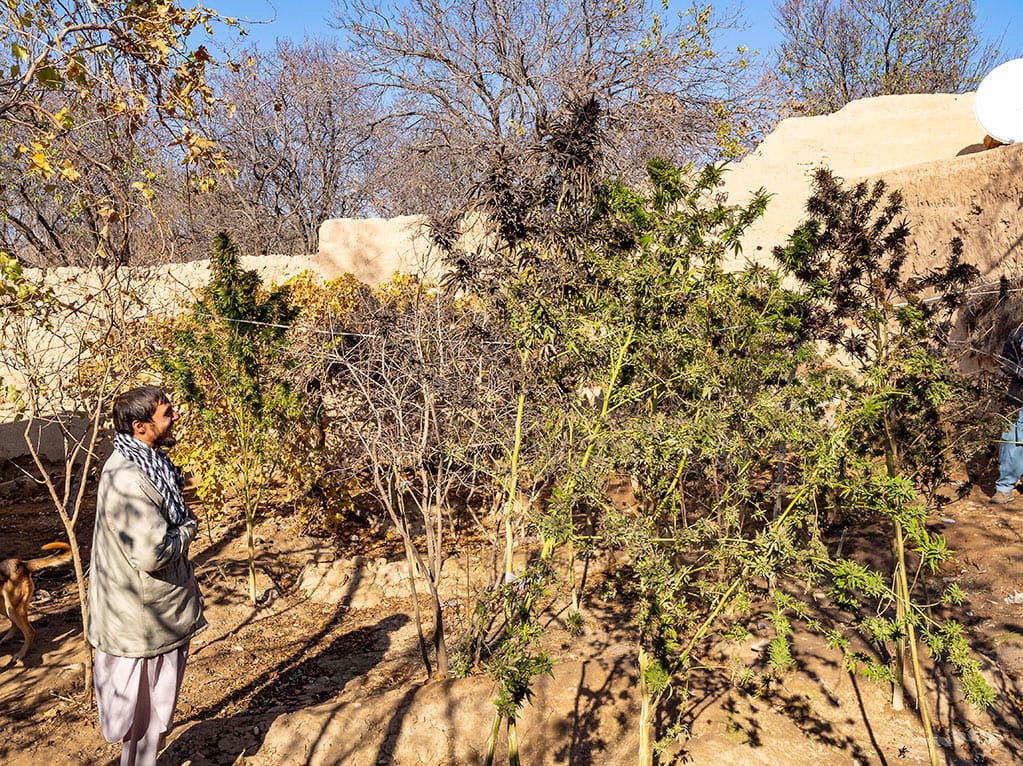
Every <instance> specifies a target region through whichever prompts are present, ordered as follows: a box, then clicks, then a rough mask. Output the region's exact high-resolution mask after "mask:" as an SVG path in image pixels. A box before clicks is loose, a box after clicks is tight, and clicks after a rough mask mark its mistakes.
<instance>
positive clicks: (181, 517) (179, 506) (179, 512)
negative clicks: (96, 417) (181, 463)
mask: <svg viewBox="0 0 1023 766" xmlns="http://www.w3.org/2000/svg"><path fill="white" fill-rule="evenodd" d="M114 449H116V450H117V451H118V452H120V453H121V454H122V455H124V456H125V457H126V458H128V460H130V461H131V462H133V463H134V464H135V465H137V466H138V467H139V468H140V469H142V473H144V474H145V475H146V477H147V478H148V479H149V480H150V481H151V482H153V486H155V487H156V488H157V490H159V492H160V494H161V495H163V497H164V499H165V500H166V501H167V511H168V520H169V521H170V523H171V524H173V525H174V526H176V527H177V526H180V525H181V524H184V523H185V521H186V520H187V519H188V517H189V513H188V506H187V505H185V498H184V496H183V495H182V493H181V491H182V489H184V486H185V480H184V478H183V477H182V476H181V471H179V470H178V469H177V467H176V466H175V465H174V463H172V462H171V461H170V458H169V457H167V456H166V455H165V454H164V453H163V451H162V450H159V449H153V448H152V447H150V446H149V445H147V444H145V443H144V442H141V441H139V440H138V439H136V438H135V437H134V436H129V435H128V434H122V433H120V432H118V433H115V434H114Z"/></svg>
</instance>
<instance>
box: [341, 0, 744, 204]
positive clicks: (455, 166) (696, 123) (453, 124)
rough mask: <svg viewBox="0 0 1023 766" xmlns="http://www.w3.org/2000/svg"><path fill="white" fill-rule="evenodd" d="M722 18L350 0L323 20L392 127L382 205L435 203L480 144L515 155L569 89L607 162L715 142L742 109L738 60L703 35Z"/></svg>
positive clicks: (626, 9)
mask: <svg viewBox="0 0 1023 766" xmlns="http://www.w3.org/2000/svg"><path fill="white" fill-rule="evenodd" d="M728 21H729V20H728V19H724V20H722V19H719V18H718V17H716V16H714V15H713V13H712V10H711V9H710V7H709V6H708V7H701V8H698V7H696V6H695V5H694V6H692V7H690V8H688V9H687V10H685V11H684V12H683V13H680V14H678V15H677V16H674V17H672V16H671V14H670V13H669V12H667V11H664V10H663V8H662V6H661V5H660V4H659V3H651V2H646V1H645V0H637V1H636V2H628V3H619V4H605V3H593V2H582V3H578V2H567V1H566V0H545V1H543V2H535V1H533V0H530V1H528V2H527V0H509V1H507V2H495V1H494V0H471V1H470V2H465V3H445V2H441V1H440V0H413V2H409V3H401V4H398V3H388V2H383V1H382V0H348V1H347V2H344V3H342V4H341V5H340V6H339V8H338V9H337V11H336V20H335V24H336V26H337V28H338V29H339V30H342V32H343V34H345V35H346V38H347V43H348V44H349V47H350V49H351V50H352V52H353V56H354V58H355V60H356V61H357V62H358V64H359V66H360V68H361V69H362V70H363V71H364V72H365V73H366V76H367V77H368V78H369V81H370V83H371V84H373V85H374V86H376V87H377V88H379V89H380V90H381V92H383V93H385V94H386V99H387V103H388V104H389V106H390V109H389V112H390V114H391V116H392V117H393V118H394V119H395V120H397V121H398V123H399V125H400V126H401V131H402V136H403V140H402V149H403V151H401V152H395V154H394V156H395V157H396V158H397V161H396V163H395V165H394V166H393V167H391V168H390V169H389V170H390V172H389V176H388V178H389V180H390V184H389V185H388V186H389V197H388V200H387V201H388V203H389V207H390V210H391V212H422V211H423V210H430V211H432V212H444V207H445V204H449V205H450V206H451V207H452V208H454V207H456V206H457V203H456V202H454V201H453V200H454V199H457V198H458V196H459V195H458V192H457V190H463V191H464V189H465V188H466V187H467V186H468V185H471V184H472V183H473V182H475V181H478V180H479V179H481V178H482V177H484V176H485V175H486V173H487V169H488V164H489V161H490V156H491V154H492V153H494V152H502V153H505V154H517V153H521V152H522V151H524V149H525V147H527V146H529V145H530V144H531V143H535V139H536V136H537V134H538V131H541V130H542V125H543V124H544V123H545V122H546V121H547V120H548V119H549V118H550V116H551V114H552V112H554V111H555V110H556V109H557V108H558V107H559V106H560V105H561V104H563V103H565V102H567V101H575V100H579V99H580V98H587V97H593V98H595V99H596V101H597V102H598V103H599V104H601V106H602V108H603V109H604V110H605V114H606V119H607V120H608V123H609V131H608V139H609V145H608V146H607V150H606V152H605V155H604V156H605V159H606V162H607V163H608V166H609V167H610V168H611V169H612V170H614V171H615V172H616V173H619V174H625V175H629V174H633V175H634V174H635V173H636V172H637V169H641V168H642V167H643V165H644V164H645V162H644V160H645V159H647V158H649V157H650V156H652V155H655V154H657V155H663V156H668V157H671V158H674V159H677V158H680V157H681V156H683V155H686V156H693V155H694V154H706V153H711V154H713V153H715V152H716V151H718V150H719V147H718V146H717V145H716V142H717V139H718V137H719V135H720V134H719V130H720V129H721V128H722V125H724V124H732V123H734V122H735V121H736V120H737V119H738V118H739V117H740V116H741V115H747V114H752V112H753V111H754V107H753V106H752V105H751V104H752V99H751V97H750V96H749V94H750V93H751V92H752V88H748V87H745V86H746V85H748V83H746V82H745V80H746V75H745V74H744V72H745V69H744V66H745V63H746V62H745V60H744V59H743V57H742V56H741V55H740V54H739V53H736V55H735V56H734V57H729V56H723V55H721V54H719V53H717V52H716V51H715V48H714V45H713V43H714V34H715V32H717V31H718V30H720V29H721V28H722V27H723V26H725V25H726V23H727V22H728ZM438 176H440V179H438ZM386 180H387V179H385V182H386ZM438 180H439V181H440V183H439V185H438ZM445 189H454V190H456V191H455V193H454V194H453V195H451V197H450V198H448V197H445V195H444V194H443V191H444V190H445Z"/></svg>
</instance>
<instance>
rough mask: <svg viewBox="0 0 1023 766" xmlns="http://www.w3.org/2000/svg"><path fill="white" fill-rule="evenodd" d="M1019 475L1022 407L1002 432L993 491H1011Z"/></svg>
mask: <svg viewBox="0 0 1023 766" xmlns="http://www.w3.org/2000/svg"><path fill="white" fill-rule="evenodd" d="M1020 476H1023V407H1020V410H1019V414H1018V415H1017V417H1016V422H1015V423H1013V424H1012V426H1011V427H1010V428H1009V430H1008V431H1006V432H1005V433H1003V434H1002V442H1001V446H1000V447H999V448H998V481H996V482H995V491H996V492H1012V491H1013V490H1014V489H1015V488H1016V482H1018V481H1019V478H1020Z"/></svg>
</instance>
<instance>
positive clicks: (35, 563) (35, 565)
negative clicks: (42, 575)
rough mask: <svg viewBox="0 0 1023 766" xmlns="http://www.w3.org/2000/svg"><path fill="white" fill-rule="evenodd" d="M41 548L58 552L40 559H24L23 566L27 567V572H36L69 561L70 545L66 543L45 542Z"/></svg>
mask: <svg viewBox="0 0 1023 766" xmlns="http://www.w3.org/2000/svg"><path fill="white" fill-rule="evenodd" d="M43 550H44V551H47V550H51V551H60V553H57V554H55V555H52V556H47V557H46V558H42V559H31V560H29V561H26V562H25V566H27V567H28V571H29V572H38V571H39V570H40V569H49V568H50V567H59V566H63V565H64V564H67V563H68V562H69V561H71V546H70V545H68V544H67V543H47V544H46V545H44V546H43Z"/></svg>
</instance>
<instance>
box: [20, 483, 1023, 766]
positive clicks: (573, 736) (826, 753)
mask: <svg viewBox="0 0 1023 766" xmlns="http://www.w3.org/2000/svg"><path fill="white" fill-rule="evenodd" d="M1021 512H1023V497H1021V498H1020V499H1019V500H1018V501H1017V502H1016V503H1015V504H1014V506H1009V507H1005V506H993V505H990V504H988V503H987V502H986V494H985V492H984V491H983V489H982V488H981V487H973V488H972V491H971V492H970V493H969V494H968V495H967V496H966V497H964V498H963V499H962V500H959V501H956V502H954V503H953V504H951V505H949V506H947V507H946V508H945V509H944V510H943V512H942V516H941V518H940V519H935V521H934V523H935V525H936V526H940V528H942V529H943V531H944V532H945V534H946V535H947V536H948V538H949V542H950V544H951V546H952V547H953V548H954V549H955V550H956V551H957V554H956V558H955V562H954V566H953V567H950V568H948V570H947V572H946V574H947V575H948V576H958V577H959V578H960V579H961V582H962V584H963V587H964V589H965V590H966V591H967V593H968V596H969V601H968V603H967V605H966V607H965V612H964V616H965V620H966V621H967V624H968V628H967V630H968V633H969V635H970V637H971V640H972V642H973V645H974V646H976V647H977V648H978V651H979V652H980V654H981V658H982V660H983V663H984V667H985V674H986V675H987V677H988V679H989V681H990V682H991V683H992V684H993V686H994V687H995V689H996V690H997V693H998V699H997V702H996V704H995V706H994V708H992V710H990V711H989V712H987V713H981V712H979V711H975V710H972V709H970V708H969V707H968V706H966V705H965V704H964V703H963V702H962V700H961V696H960V695H959V693H958V691H957V690H956V687H955V684H954V683H951V682H950V681H949V680H948V679H946V678H945V677H943V676H941V675H940V674H932V675H931V676H930V680H929V684H930V686H931V688H930V689H929V691H930V693H931V695H932V697H931V698H932V700H936V702H935V706H936V717H937V721H938V727H939V732H940V735H941V739H940V742H941V743H942V750H941V754H942V757H943V759H944V760H945V762H946V763H949V764H967V763H985V764H1013V763H1023V736H1021V732H1023V685H1021V680H1020V679H1021V671H1023V627H1021V624H1023V620H1021V616H1023V604H1011V603H1007V602H1006V598H1009V600H1010V601H1011V600H1013V599H1012V598H1011V597H1012V596H1013V595H1014V594H1017V593H1020V592H1023V533H1021V530H1023V527H1021V522H1020V513H1021ZM90 525H91V519H89V518H86V519H84V520H83V525H82V527H83V529H89V528H90ZM240 531H241V530H240V529H238V528H236V527H229V526H226V525H223V524H220V525H218V524H211V525H209V529H208V531H207V532H206V533H205V534H204V535H203V536H202V538H201V540H200V541H199V542H198V543H197V544H196V547H195V549H194V553H195V555H196V559H197V561H198V563H199V569H200V573H201V574H200V577H201V582H202V585H203V588H204V591H205V593H206V596H207V613H208V617H209V621H210V626H211V627H210V629H209V630H208V631H206V632H205V633H203V634H202V635H200V636H199V637H198V638H197V639H196V641H195V642H194V644H193V654H192V657H191V660H190V663H189V666H188V671H187V674H186V678H185V682H184V687H183V689H182V695H181V700H180V702H179V705H178V720H177V725H176V728H175V729H174V731H173V732H172V734H171V737H170V744H169V746H168V749H167V750H166V751H165V752H164V754H163V756H162V757H161V761H160V763H161V764H183V763H191V764H194V765H198V764H235V763H249V764H266V765H267V766H268V765H269V764H306V763H309V764H320V763H322V764H328V763H335V764H337V763H344V764H350V765H352V766H359V765H360V764H367V765H369V764H391V763H393V764H431V765H432V766H437V765H438V764H452V765H454V764H458V765H461V764H474V763H481V762H482V755H481V753H482V750H483V747H484V744H485V742H486V738H487V733H488V731H489V726H490V723H491V721H492V718H493V707H492V705H491V702H490V700H491V699H492V696H493V692H494V688H493V684H492V683H491V682H490V680H489V679H487V678H485V677H478V678H472V679H466V680H451V681H439V682H437V681H435V682H430V683H427V682H426V679H425V675H424V672H423V669H422V666H421V664H420V662H419V659H418V652H417V649H416V640H415V630H414V627H413V623H412V621H411V618H410V615H411V609H410V602H409V600H408V599H401V598H385V597H383V596H382V597H381V598H380V599H379V600H377V601H375V602H373V603H372V604H371V605H365V604H363V605H364V606H366V608H352V607H350V606H348V605H347V604H346V603H345V599H341V600H340V601H339V602H337V603H333V604H332V603H327V602H325V601H323V600H314V599H310V598H309V596H308V595H307V594H306V593H305V592H304V591H303V590H301V589H299V588H297V587H296V583H297V582H298V580H299V577H300V573H301V571H302V568H303V567H305V566H306V565H307V564H308V563H309V562H310V561H312V560H315V559H317V558H320V559H322V557H323V556H324V555H325V552H329V551H331V550H334V551H335V552H336V554H337V555H339V556H345V555H348V556H351V555H354V554H355V553H360V554H364V555H365V554H368V555H370V556H380V557H382V556H386V555H387V551H386V550H385V549H382V548H377V549H372V548H371V547H370V546H369V545H368V544H367V543H364V542H359V541H353V540H352V539H351V538H350V537H348V536H347V535H346V536H345V537H344V538H342V539H337V540H323V539H316V538H312V537H309V536H306V535H304V534H303V533H302V530H301V529H300V528H299V527H298V525H296V524H295V523H293V522H288V521H281V520H269V521H266V522H264V523H263V524H262V525H261V527H260V530H259V533H260V540H261V572H262V574H261V580H260V591H261V592H264V593H265V594H266V603H264V604H261V605H260V606H259V607H257V608H252V607H250V606H249V605H248V603H247V599H246V596H245V592H246V589H245V580H244V575H245V571H244V563H243V562H244V554H243V547H242V541H241V535H240ZM61 536H62V535H61V533H60V530H59V523H58V522H56V519H55V517H54V515H53V512H52V510H51V509H50V507H49V506H48V505H47V503H46V502H45V501H44V498H41V497H40V498H31V497H24V496H22V497H17V498H13V499H10V500H8V501H6V503H5V504H4V505H2V506H0V540H2V541H3V552H2V553H3V555H18V556H23V557H24V556H34V555H36V551H37V550H38V546H39V545H40V544H42V543H44V542H47V541H50V540H54V539H60V538H61ZM591 586H592V587H591V588H590V590H589V591H588V599H587V611H586V614H587V620H586V629H585V631H584V635H583V636H582V637H581V638H580V639H571V638H569V636H568V635H567V633H566V632H565V631H564V629H563V625H562V624H561V620H560V617H561V615H563V609H564V604H563V602H562V601H559V599H560V598H561V597H560V596H559V595H558V594H555V595H554V596H553V597H552V602H551V610H550V612H549V619H548V631H547V632H546V635H545V643H546V647H547V649H548V651H550V652H551V654H552V655H554V656H555V657H556V659H557V664H556V667H555V673H554V677H553V678H549V679H548V678H545V679H542V680H541V681H540V682H539V683H538V685H537V688H538V692H537V698H536V700H535V703H534V705H533V706H532V707H531V708H529V709H528V710H526V711H525V712H524V714H523V718H522V721H521V722H520V727H519V736H520V739H521V741H522V748H523V755H524V758H525V760H524V762H525V763H531V764H562V763H565V764H567V763H571V764H618V763H632V762H634V758H635V755H634V753H635V746H636V739H635V724H636V720H637V714H638V698H637V695H636V692H637V687H636V679H635V661H634V649H633V643H632V639H633V635H632V632H631V628H630V621H629V615H628V613H627V611H622V610H621V608H620V607H618V608H612V605H611V604H609V603H605V602H603V601H602V600H601V599H600V597H599V592H600V588H599V577H595V578H594V579H593V580H592V581H591ZM939 586H940V583H936V584H935V587H936V588H937V587H939ZM1021 600H1023V597H1021ZM77 610H78V607H77V602H76V597H75V591H74V584H73V580H72V577H71V575H70V573H69V572H68V571H59V570H58V571H54V570H49V571H45V572H41V573H39V575H38V590H37V595H36V598H35V603H34V605H33V615H34V623H35V625H36V627H37V629H38V635H37V638H36V643H35V646H34V647H33V650H32V652H31V654H30V656H29V658H28V660H27V662H26V663H25V665H24V666H15V667H8V668H6V669H4V670H0V733H2V735H3V736H2V737H0V761H2V762H4V763H7V764H10V765H11V766H36V765H37V764H41V763H61V764H63V763H75V764H106V763H109V762H111V760H112V759H114V758H115V757H116V755H117V748H116V746H111V745H108V744H106V743H105V742H103V740H102V737H101V736H100V734H99V731H98V727H97V724H96V721H95V711H94V710H90V709H88V708H87V707H86V705H85V704H84V702H83V699H84V696H83V693H82V691H83V677H82V663H83V662H84V658H85V654H84V650H83V645H82V639H81V631H80V627H79V621H78V619H79V618H78V611H77ZM449 612H450V619H451V626H452V627H453V628H454V629H455V631H457V628H458V625H459V620H460V617H461V615H463V614H464V611H463V610H461V609H459V608H458V606H456V605H451V606H450V608H449ZM0 627H2V626H0ZM751 628H752V630H753V636H752V637H751V638H750V639H748V640H747V641H744V642H735V641H729V640H724V639H721V638H719V639H717V640H716V641H715V642H714V643H713V645H712V646H711V647H710V649H709V650H708V651H707V653H706V655H705V656H704V657H702V658H701V659H702V660H703V662H704V663H705V665H706V666H707V669H706V670H704V671H701V672H697V673H696V674H695V675H694V677H693V682H692V685H691V687H690V689H689V695H690V696H689V698H688V699H687V700H684V701H683V700H682V698H681V697H679V698H677V699H676V702H678V703H680V704H682V706H683V713H684V714H683V717H682V722H683V724H684V726H685V728H686V729H687V730H688V732H689V735H690V737H689V739H688V740H686V741H685V744H684V745H683V746H682V747H681V748H675V749H674V750H673V751H670V753H669V754H667V755H666V756H665V761H664V762H665V763H698V764H712V765H713V764H737V765H738V764H771V765H772V766H786V765H787V764H800V765H803V764H807V763H813V764H836V766H837V764H850V763H862V764H868V763H869V764H888V765H891V766H894V764H922V763H926V760H927V757H926V748H925V746H924V743H923V740H922V738H921V736H920V728H919V724H918V722H917V718H916V715H915V713H914V712H912V711H911V710H910V711H905V712H901V713H894V712H892V711H891V710H890V709H889V707H888V704H887V689H886V688H883V687H881V686H879V685H877V684H874V683H872V682H870V681H867V680H864V679H863V678H858V677H856V676H853V675H850V674H849V673H847V672H846V671H845V670H844V669H843V668H842V667H841V662H840V657H839V656H838V655H837V654H835V653H834V652H833V651H831V650H829V649H827V648H826V647H825V646H824V645H823V643H822V642H821V641H820V639H818V638H816V637H814V636H811V635H808V634H805V633H800V634H799V635H798V637H797V641H796V658H797V661H798V662H797V666H796V667H795V668H793V669H791V670H788V671H785V672H784V673H782V674H780V675H777V676H775V677H774V678H773V679H772V680H771V681H770V682H768V683H763V684H759V685H756V686H755V687H751V686H748V685H746V686H744V685H742V684H741V683H740V682H739V679H738V670H739V668H741V667H742V666H744V665H746V664H752V665H753V666H754V667H760V668H763V667H764V662H763V659H762V652H763V648H764V646H765V645H766V641H767V637H768V636H769V635H770V631H769V630H768V629H767V625H766V624H764V623H760V622H758V621H757V620H754V621H753V622H752V623H751ZM17 648H18V643H17V642H16V641H14V642H9V643H8V644H5V645H4V646H3V647H0V665H3V664H4V663H5V662H6V659H7V657H8V656H9V655H10V654H11V653H13V652H14V651H15V650H16V649H17Z"/></svg>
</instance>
